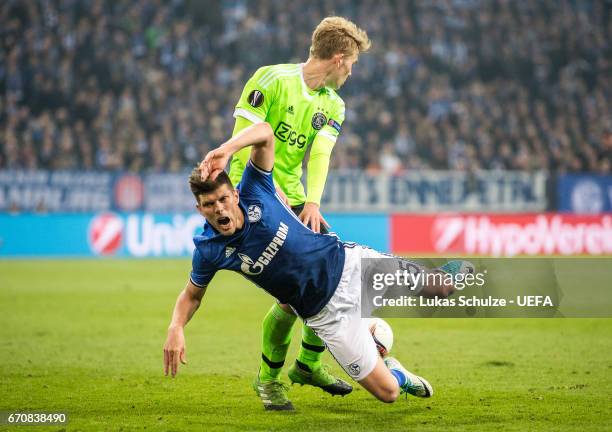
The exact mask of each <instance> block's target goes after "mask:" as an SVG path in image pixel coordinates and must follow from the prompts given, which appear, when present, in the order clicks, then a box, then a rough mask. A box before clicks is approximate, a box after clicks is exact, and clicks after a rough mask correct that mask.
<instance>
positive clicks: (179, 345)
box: [164, 327, 187, 377]
mask: <svg viewBox="0 0 612 432" xmlns="http://www.w3.org/2000/svg"><path fill="white" fill-rule="evenodd" d="M179 361H180V362H181V363H183V364H184V365H186V364H187V357H186V356H185V335H184V333H183V328H182V327H170V328H169V329H168V337H167V338H166V344H165V345H164V375H166V376H168V372H170V373H171V374H172V376H173V377H175V376H176V374H177V372H178V367H179Z"/></svg>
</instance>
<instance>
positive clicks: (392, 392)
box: [376, 386, 399, 403]
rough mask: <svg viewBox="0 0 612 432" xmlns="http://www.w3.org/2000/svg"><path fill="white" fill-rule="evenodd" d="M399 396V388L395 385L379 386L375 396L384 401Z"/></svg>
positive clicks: (393, 399)
mask: <svg viewBox="0 0 612 432" xmlns="http://www.w3.org/2000/svg"><path fill="white" fill-rule="evenodd" d="M398 397H399V388H398V387H397V386H395V387H384V388H380V389H379V391H378V392H376V398H377V399H378V400H379V401H381V402H384V403H392V402H395V400H396V399H397V398H398Z"/></svg>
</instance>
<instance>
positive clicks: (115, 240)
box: [89, 213, 123, 255]
mask: <svg viewBox="0 0 612 432" xmlns="http://www.w3.org/2000/svg"><path fill="white" fill-rule="evenodd" d="M122 241H123V221H122V220H121V218H120V217H119V216H117V215H115V214H113V213H104V214H101V215H99V216H96V217H95V218H94V219H93V220H92V221H91V224H90V225H89V244H90V246H91V250H92V251H93V252H94V253H95V254H97V255H113V254H115V253H116V252H117V250H118V249H119V248H120V247H121V243H122Z"/></svg>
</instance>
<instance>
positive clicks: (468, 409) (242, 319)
mask: <svg viewBox="0 0 612 432" xmlns="http://www.w3.org/2000/svg"><path fill="white" fill-rule="evenodd" d="M189 269H190V262H189V261H188V260H142V261H141V260H123V261H121V260H98V261H93V260H73V261H69V260H57V261H1V262H0V305H1V313H0V332H1V341H2V350H1V354H0V355H1V362H0V368H1V374H0V377H1V378H0V389H1V393H0V410H11V411H13V410H14V411H67V412H68V413H69V418H70V421H69V423H68V425H66V426H53V427H32V428H28V427H25V426H19V427H13V428H12V430H19V431H22V430H35V431H42V430H64V429H65V430H70V431H73V430H94V431H98V430H113V431H114V430H147V431H151V430H163V431H181V430H189V431H193V430H200V431H214V430H220V431H221V430H223V431H226V430H240V431H242V430H297V431H300V432H302V431H303V432H306V431H314V430H317V431H335V430H337V431H346V430H350V431H361V430H364V431H372V430H382V431H394V430H398V431H407V430H419V431H434V430H435V431H438V430H439V431H449V430H471V431H472V430H500V431H501V430H503V431H509V430H516V431H525V430H529V431H533V430H577V431H578V430H580V431H585V430H597V431H599V430H610V429H612V403H611V402H610V401H611V400H612V390H611V389H612V319H539V320H536V319H532V320H527V319H503V320H502V319H472V320H469V319H420V320H419V319H393V320H389V321H390V323H391V325H392V327H393V328H394V332H395V345H394V348H393V354H394V355H395V356H396V357H398V358H399V359H400V360H401V361H402V362H403V363H404V365H406V366H407V367H408V368H409V369H411V370H413V371H414V372H416V373H418V374H421V375H423V376H425V377H426V378H427V379H429V380H430V382H431V383H432V385H433V386H434V389H435V395H434V397H433V398H432V399H429V400H423V399H419V400H417V399H415V398H408V399H407V400H405V399H403V398H402V399H400V400H398V401H397V402H396V403H394V404H389V405H385V404H383V403H380V402H378V401H376V400H375V399H374V398H373V397H371V396H370V395H369V394H368V393H367V392H366V391H365V390H362V389H360V388H359V387H356V388H355V391H354V392H353V393H352V394H351V395H349V396H347V397H345V398H340V397H336V398H332V397H330V396H328V395H326V394H324V393H323V392H322V391H321V390H318V389H314V388H308V387H297V386H294V387H292V388H291V391H290V393H289V395H290V397H291V399H292V401H293V403H294V405H295V407H296V411H295V412H294V413H268V412H265V411H264V410H263V407H262V405H261V403H260V401H259V399H258V398H257V396H256V395H255V393H254V391H253V390H252V388H251V381H252V379H253V377H254V375H255V373H256V372H257V368H258V365H259V358H260V348H259V345H260V337H261V333H260V325H261V319H262V317H263V315H264V313H265V312H266V311H267V309H268V308H269V306H270V305H271V304H272V301H273V300H272V298H271V297H269V296H268V295H267V294H265V293H264V292H263V291H261V290H259V289H257V288H255V287H253V286H252V285H250V284H249V283H247V282H246V280H245V279H243V278H241V277H239V276H237V275H232V274H230V273H225V272H224V273H220V274H218V275H217V276H216V278H215V280H214V282H213V283H212V284H211V286H210V287H209V289H208V293H207V294H206V296H205V298H204V302H203V304H202V307H201V308H200V310H199V311H198V312H197V313H196V315H195V317H194V319H193V320H192V322H191V323H190V324H189V325H188V326H187V329H186V337H187V359H188V362H189V364H188V365H187V366H186V367H182V368H181V370H180V373H179V375H178V377H177V378H175V379H171V378H169V377H164V376H163V373H162V358H163V354H162V345H163V343H164V340H165V336H166V328H167V325H168V322H169V319H170V314H171V311H172V307H173V305H174V301H175V298H176V295H177V294H178V292H179V291H180V290H181V289H182V288H183V286H184V284H185V281H186V278H187V274H188V270H189ZM581 288H583V289H586V288H588V287H587V286H586V285H585V286H583V287H581ZM299 328H300V326H297V325H296V326H295V335H294V339H293V343H292V347H291V351H290V354H289V360H292V359H293V358H294V357H295V353H296V351H297V348H298V345H299V331H300V330H299ZM325 361H326V363H329V364H331V365H332V367H333V371H334V372H335V373H337V374H341V375H343V376H344V377H345V378H348V377H346V376H345V375H344V373H343V372H342V371H341V369H340V368H339V367H338V365H336V364H335V363H334V362H333V359H332V358H331V356H329V354H327V353H326V354H325ZM285 380H286V375H285ZM7 429H8V427H7V426H0V430H7Z"/></svg>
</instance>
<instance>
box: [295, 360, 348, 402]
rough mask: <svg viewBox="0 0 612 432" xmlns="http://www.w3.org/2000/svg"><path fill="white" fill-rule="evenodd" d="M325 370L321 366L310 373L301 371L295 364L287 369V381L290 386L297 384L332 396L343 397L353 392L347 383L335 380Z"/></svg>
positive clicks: (325, 368) (338, 379)
mask: <svg viewBox="0 0 612 432" xmlns="http://www.w3.org/2000/svg"><path fill="white" fill-rule="evenodd" d="M327 369H328V367H327V365H322V366H321V367H320V368H318V369H315V370H314V371H312V372H311V371H307V370H305V369H303V368H302V367H300V365H298V363H297V362H295V363H293V366H291V367H290V368H289V379H290V380H291V383H292V384H296V383H297V384H301V385H304V384H306V385H311V386H315V387H319V388H320V389H323V390H324V391H326V392H327V393H329V394H330V395H332V396H336V395H340V396H344V395H347V394H349V393H350V392H352V391H353V387H352V386H351V385H350V384H349V383H347V382H345V381H342V380H341V379H340V378H336V377H335V376H333V375H332V374H330V373H329V371H328V370H327Z"/></svg>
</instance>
